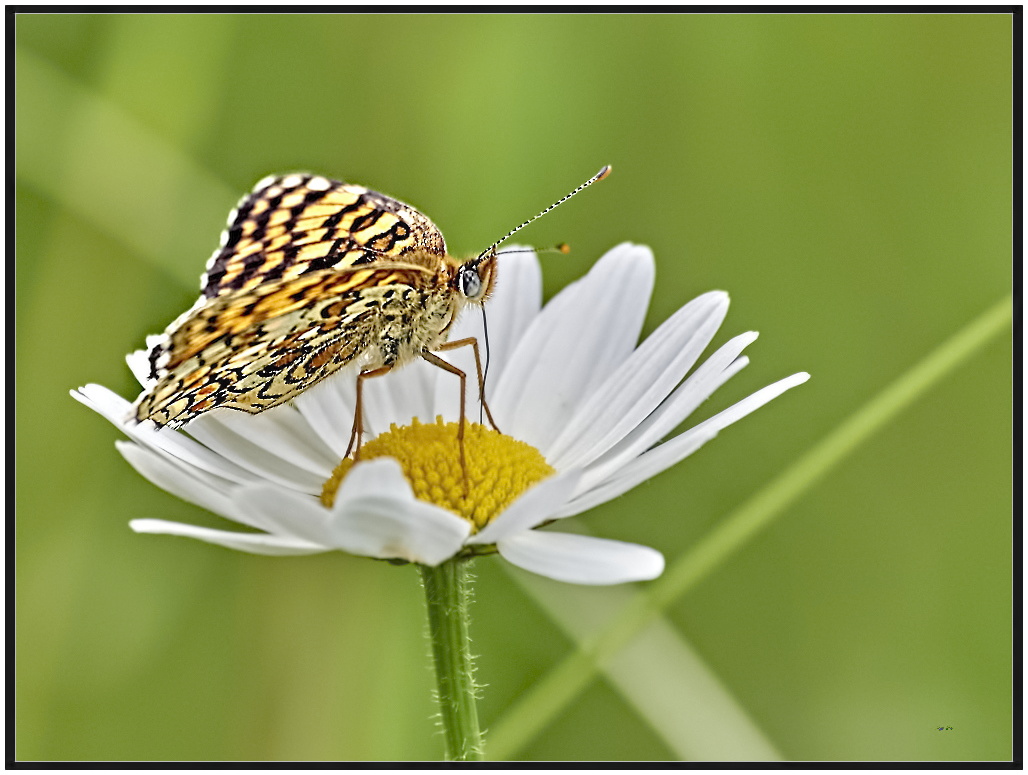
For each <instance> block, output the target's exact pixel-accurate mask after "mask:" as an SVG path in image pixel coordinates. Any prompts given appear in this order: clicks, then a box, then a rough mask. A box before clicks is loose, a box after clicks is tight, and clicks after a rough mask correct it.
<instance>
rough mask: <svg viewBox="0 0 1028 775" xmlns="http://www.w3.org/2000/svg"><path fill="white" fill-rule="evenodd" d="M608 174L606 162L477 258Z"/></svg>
mask: <svg viewBox="0 0 1028 775" xmlns="http://www.w3.org/2000/svg"><path fill="white" fill-rule="evenodd" d="M609 174H610V165H609V164H608V165H607V166H605V167H604V168H603V169H602V170H600V171H599V172H597V173H596V174H595V175H593V176H592V177H591V178H589V180H587V181H585V183H583V184H582V185H580V186H579V187H578V188H576V189H575V190H574V191H572V192H571V193H570V194H566V195H564V196H562V197H561V198H560V199H558V200H557V201H556V202H554V203H553V204H552V205H550V206H549V207H547V208H546V209H545V210H543V211H542V212H541V213H539V214H538V215H537V216H535V217H534V218H529V219H528V220H527V221H525V222H524V223H523V224H521V225H520V226H518V227H517V228H516V229H511V230H510V231H508V232H507V233H506V234H505V235H504V236H503V237H501V238H500V239H498V240H496V242H494V243H493V244H492V245H490V246H489V247H487V248H486V249H485V250H483V251H482V252H481V253H479V254H478V258H479V260H482V259H483V258H485V257H486V256H487V255H489V254H490V253H492V252H493V251H494V250H495V249H496V248H497V246H499V245H500V244H501V243H503V242H506V241H507V240H508V239H509V238H510V237H512V236H513V235H515V234H517V233H518V232H519V231H521V230H522V229H523V228H525V227H526V226H528V224H530V223H531V222H532V221H534V220H536V219H538V218H542V217H543V216H544V215H546V213H548V212H550V210H552V209H553V208H554V207H557V206H558V205H562V204H564V203H565V202H566V201H568V200H569V199H570V198H571V197H573V196H574V195H575V194H577V193H578V192H579V191H581V190H582V189H585V188H588V187H589V186H591V185H592V184H593V183H595V182H596V181H597V180H603V179H604V178H605V177H607V175H609Z"/></svg>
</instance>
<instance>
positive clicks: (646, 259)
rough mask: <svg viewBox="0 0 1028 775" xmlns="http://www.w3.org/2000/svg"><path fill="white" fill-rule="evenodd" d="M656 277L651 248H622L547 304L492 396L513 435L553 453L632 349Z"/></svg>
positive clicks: (495, 405) (504, 423)
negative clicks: (566, 426) (569, 422)
mask: <svg viewBox="0 0 1028 775" xmlns="http://www.w3.org/2000/svg"><path fill="white" fill-rule="evenodd" d="M653 275H654V261H653V254H652V253H651V252H650V250H649V249H648V248H645V247H642V246H637V245H627V244H626V245H620V246H618V247H616V248H614V249H613V250H611V251H610V252H609V253H607V254H606V255H605V256H604V257H603V258H601V259H600V260H599V261H598V262H597V263H596V264H595V265H594V266H593V268H592V269H591V270H590V272H589V273H588V274H587V275H586V276H585V277H584V278H582V279H581V280H579V281H578V282H575V283H572V284H571V285H569V286H568V287H567V288H565V289H564V290H563V291H561V292H560V293H559V294H558V295H557V296H556V297H554V298H553V299H552V300H551V301H550V303H549V304H547V305H546V307H545V308H544V309H543V310H542V312H540V313H539V315H537V316H536V317H535V319H534V320H533V321H532V323H531V325H530V326H529V328H528V330H527V331H526V332H525V335H524V336H523V337H522V338H521V341H520V342H519V343H518V346H517V348H516V349H515V351H514V353H513V355H512V356H511V359H510V363H509V364H508V365H507V368H506V369H505V370H504V372H503V379H502V380H501V381H500V383H499V384H498V385H497V387H496V392H495V394H494V395H493V397H492V404H491V405H492V406H493V408H494V409H495V411H496V413H497V422H499V421H500V418H501V417H502V418H503V422H502V424H501V427H502V428H503V430H504V431H505V432H506V433H510V434H513V435H515V436H516V437H517V438H520V439H524V440H525V441H527V442H528V443H529V444H532V445H533V446H534V447H536V448H537V449H540V450H541V451H543V453H544V454H545V452H546V448H547V446H548V444H549V443H550V442H551V441H552V440H553V438H555V437H556V435H557V433H558V432H559V431H560V429H561V427H562V426H563V423H564V422H565V421H566V419H567V418H568V417H570V416H571V415H572V414H573V412H574V410H575V408H576V407H577V406H578V405H579V404H580V403H581V402H582V401H583V400H584V399H585V398H586V397H588V395H589V393H590V392H591V391H592V390H593V389H594V388H595V387H596V386H597V385H598V384H599V383H600V382H601V381H602V380H603V379H605V378H606V377H607V375H608V374H609V373H610V372H611V371H612V370H613V369H614V368H615V367H616V366H617V364H619V363H620V362H621V361H623V360H624V359H625V358H626V357H627V356H628V354H629V353H630V352H631V351H632V349H633V347H634V346H635V343H636V341H637V339H638V337H639V331H640V329H641V328H642V322H643V319H644V317H645V315H646V307H647V305H648V303H649V298H650V292H651V291H652V289H653ZM505 426H508V427H505Z"/></svg>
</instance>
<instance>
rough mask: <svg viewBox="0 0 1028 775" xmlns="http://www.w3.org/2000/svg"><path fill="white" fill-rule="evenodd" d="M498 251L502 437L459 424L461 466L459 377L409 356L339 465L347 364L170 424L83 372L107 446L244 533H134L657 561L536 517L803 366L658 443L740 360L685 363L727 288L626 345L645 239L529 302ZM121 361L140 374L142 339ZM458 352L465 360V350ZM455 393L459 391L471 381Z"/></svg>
mask: <svg viewBox="0 0 1028 775" xmlns="http://www.w3.org/2000/svg"><path fill="white" fill-rule="evenodd" d="M500 262H501V263H500V267H499V280H498V282H497V288H496V292H495V294H494V297H493V298H492V300H491V301H490V303H489V348H490V366H489V381H488V385H487V390H488V400H489V405H490V407H491V409H492V413H493V416H494V417H495V419H496V422H497V424H498V426H499V428H500V429H501V430H502V431H503V433H502V434H500V433H497V432H495V431H492V430H486V429H485V428H482V427H481V426H478V425H476V424H471V423H470V422H469V423H468V425H467V427H466V435H465V448H466V451H467V467H466V470H464V469H462V468H461V467H460V464H459V456H458V453H457V450H458V447H457V443H456V425H455V424H454V425H452V426H449V427H448V426H447V424H446V422H447V421H449V422H450V423H453V422H455V421H456V420H458V419H459V389H458V385H457V384H456V379H455V378H454V377H453V376H452V375H449V374H446V373H443V372H442V371H441V370H440V369H438V368H435V367H433V366H431V365H430V364H427V363H423V362H421V361H418V362H415V363H412V364H410V365H408V366H406V367H404V368H403V369H401V370H399V371H397V372H395V373H391V374H388V375H386V376H385V377H381V378H378V379H374V380H370V381H369V382H368V384H367V385H366V390H365V396H364V397H365V417H366V422H365V434H366V435H365V438H366V439H367V440H369V441H368V442H367V443H366V444H365V445H364V447H363V448H362V453H361V454H362V459H361V461H360V462H359V463H357V464H354V465H352V466H351V465H350V464H349V463H348V462H344V463H343V464H342V465H341V466H340V465H339V463H340V458H341V457H342V456H343V454H344V453H345V451H346V448H347V444H348V440H349V434H350V427H351V422H352V417H353V414H352V413H353V406H354V377H355V374H354V373H353V372H343V373H340V374H338V375H336V376H334V377H331V378H329V379H327V380H325V381H324V382H323V383H321V384H319V385H317V386H316V387H314V388H312V389H310V390H308V391H307V392H306V393H304V394H303V395H301V396H300V397H299V398H297V399H296V400H295V401H294V402H293V404H292V405H289V406H282V407H278V408H275V409H271V410H268V411H266V412H264V413H262V414H259V415H253V416H251V415H244V414H240V413H237V412H234V411H231V410H221V411H215V412H212V413H210V414H208V415H204V416H201V417H199V418H197V419H196V420H194V421H193V422H191V423H190V424H189V425H187V426H186V428H185V429H184V431H173V430H157V429H155V428H154V427H153V426H152V424H151V423H149V422H144V423H140V424H136V423H135V422H134V421H133V420H131V419H130V416H131V405H130V404H129V402H128V401H126V400H124V399H122V398H121V397H119V396H117V395H116V394H114V393H112V392H111V391H109V390H107V389H106V388H104V387H102V386H100V385H87V386H86V387H83V388H81V389H79V390H78V391H75V392H73V395H74V396H75V397H76V398H77V399H78V400H80V401H82V402H83V403H84V404H86V405H87V406H89V407H91V408H93V409H95V410H96V411H98V412H100V413H101V414H103V415H104V416H105V417H107V419H109V420H110V421H112V422H113V423H115V424H116V425H118V426H119V427H121V428H122V430H123V431H124V432H125V433H126V435H128V436H129V439H130V441H123V442H117V446H118V449H119V451H120V452H121V453H122V455H124V457H125V458H126V459H127V460H128V461H129V463H130V464H131V465H132V466H133V467H134V468H135V469H136V470H137V471H139V473H141V474H142V475H143V476H145V477H146V478H147V479H149V480H150V481H151V482H153V483H154V484H156V485H158V486H159V487H162V488H164V489H166V490H168V491H169V492H171V493H174V494H175V495H178V496H179V497H181V498H183V499H185V500H187V501H190V502H192V503H194V504H197V505H199V506H202V507H203V508H206V509H209V510H211V511H213V512H215V513H217V514H220V515H222V516H224V517H227V518H229V519H231V520H234V521H236V522H238V523H240V524H242V525H246V526H248V527H250V528H253V529H254V530H253V531H251V532H240V531H232V530H214V529H210V528H203V527H197V526H194V525H187V524H182V523H176V522H168V521H164V520H157V519H138V520H134V521H133V522H132V523H131V525H132V527H133V529H135V530H137V531H138V532H148V533H168V534H173V535H182V536H189V537H192V538H199V539H201V540H204V541H208V542H210V543H215V544H220V545H222V546H227V547H230V548H233V549H239V550H242V551H249V552H254V553H259V554H275V555H295V554H312V553H317V552H325V551H332V550H342V551H346V552H350V553H353V554H359V555H366V556H369V557H377V558H381V559H392V560H407V561H410V562H417V563H422V564H425V565H437V564H439V563H441V562H443V561H445V560H447V559H449V558H451V557H453V556H454V555H458V554H475V553H481V552H484V551H491V550H492V547H495V549H496V551H498V552H499V553H500V554H501V555H502V556H503V557H504V558H506V559H507V560H508V561H510V562H512V563H514V564H515V565H519V566H521V567H522V568H525V569H527V570H530V571H534V572H536V573H540V574H542V575H545V576H549V577H552V578H555V579H559V580H562V581H568V582H573V583H580V584H614V583H619V582H624V581H636V580H642V579H651V578H655V577H656V576H658V575H660V573H661V572H662V570H663V567H664V560H663V557H662V556H661V554H660V553H659V552H657V551H656V550H654V549H651V548H649V547H645V546H639V545H637V544H630V543H625V542H621V541H614V540H610V539H605V538H596V537H592V536H584V535H579V534H573V533H562V532H558V531H554V530H549V529H541V530H540V529H536V528H539V527H540V526H543V525H544V524H547V523H550V522H553V521H555V520H559V519H561V518H563V517H568V516H572V515H574V514H579V513H581V512H583V511H586V510H588V509H590V508H592V507H593V506H596V505H598V504H600V503H603V502H605V501H607V500H610V499H611V498H614V497H616V496H618V495H621V494H622V493H624V492H626V491H628V490H630V489H631V488H633V487H634V486H635V485H637V484H639V483H641V482H643V481H645V480H646V479H648V478H650V477H651V476H654V475H655V474H657V473H659V472H660V471H663V470H664V469H666V468H668V467H670V466H672V465H674V464H675V463H677V462H678V461H680V460H682V459H683V458H685V457H687V456H688V455H690V454H692V453H693V452H695V451H696V450H697V449H699V448H700V447H701V446H703V444H705V443H706V442H707V441H709V440H710V439H712V438H713V437H714V436H715V435H717V433H718V431H720V430H721V429H722V428H724V427H726V426H728V425H730V424H732V423H733V422H735V421H736V420H738V419H740V418H742V417H744V416H746V415H747V414H749V413H750V412H752V411H753V410H754V409H756V408H758V407H760V406H762V405H763V404H765V403H767V402H768V401H770V400H771V399H772V398H775V397H776V396H778V395H780V394H781V393H783V392H784V391H786V390H788V389H789V388H791V387H793V386H795V385H798V384H800V383H802V382H805V381H806V380H807V378H808V375H807V374H805V373H799V374H794V375H792V376H791V377H787V378H785V379H783V380H780V381H779V382H776V383H774V384H773V385H769V386H768V387H765V388H763V389H762V390H759V391H757V392H756V393H754V394H753V395H751V396H749V397H748V398H745V399H743V400H742V401H740V402H738V403H737V404H735V405H734V406H732V407H730V408H728V409H726V410H724V411H722V412H720V413H718V414H716V415H714V416H713V417H711V418H709V419H707V420H705V421H703V422H701V423H699V424H698V425H696V426H694V427H693V428H691V429H689V430H687V431H685V432H683V433H680V434H678V435H677V436H673V437H671V438H670V439H667V440H666V441H664V442H663V443H660V442H661V440H662V439H664V438H665V437H666V436H667V435H668V434H669V433H671V431H673V430H674V429H675V428H676V427H677V426H678V425H679V424H680V423H681V422H682V421H683V420H684V419H685V418H686V417H687V416H688V415H690V414H691V413H692V412H693V411H694V410H695V409H696V408H697V407H698V406H699V405H700V404H701V403H702V402H703V401H705V400H706V399H707V398H708V397H709V396H710V395H711V394H712V393H713V392H714V391H715V390H716V389H717V388H718V387H719V386H721V385H722V384H724V382H726V381H727V380H728V379H729V378H730V377H731V376H733V375H734V374H735V373H737V372H738V371H739V370H740V369H741V368H742V367H743V366H745V365H746V364H747V362H748V359H747V358H746V357H745V356H743V355H742V351H743V349H744V348H745V347H746V346H747V345H748V344H750V343H751V342H752V341H753V340H754V339H755V338H756V334H755V333H746V334H742V335H740V336H737V337H735V338H734V339H731V340H730V341H728V342H727V343H726V344H724V345H723V346H721V347H720V348H719V349H718V350H717V351H716V352H715V353H714V354H713V355H711V356H710V357H709V358H708V359H707V360H706V361H704V362H703V363H702V364H700V365H699V366H698V367H696V368H695V369H693V367H694V366H695V364H696V363H697V361H698V359H699V357H700V355H701V354H702V352H703V351H704V349H705V348H706V347H707V346H708V345H709V343H710V341H711V340H712V338H713V337H714V334H715V333H716V332H717V330H718V328H719V327H720V325H721V322H722V321H723V320H724V317H725V314H726V312H727V309H728V296H727V295H726V294H725V293H723V292H720V291H714V292H710V293H706V294H703V295H702V296H699V297H698V298H696V299H694V300H693V301H691V302H689V303H688V304H686V305H685V306H684V307H682V308H681V309H680V310H678V312H676V313H675V314H674V315H672V316H671V317H670V318H668V320H666V321H665V322H664V323H663V324H662V325H661V326H660V327H659V328H658V329H657V330H656V331H654V332H653V334H651V335H650V336H649V337H648V338H647V339H646V340H645V341H644V342H642V343H641V344H639V345H638V346H636V342H637V340H638V337H639V332H640V330H641V328H642V323H643V318H644V316H645V313H646V308H647V305H648V303H649V296H650V292H651V290H652V286H653V277H654V261H653V256H652V254H651V253H650V251H649V249H648V248H645V247H642V246H638V245H630V244H624V245H620V246H618V247H616V248H614V249H613V250H611V251H610V252H608V253H607V254H606V255H605V256H604V257H603V258H601V259H600V261H598V262H597V263H596V265H595V266H594V267H593V268H592V270H591V271H590V272H589V273H588V274H587V275H586V276H585V277H584V278H582V279H581V280H579V281H578V282H576V283H573V284H572V285H570V286H568V287H567V288H566V289H564V291H562V292H561V293H560V294H558V295H557V296H556V297H555V298H554V299H552V300H551V301H550V302H549V303H548V304H547V305H546V306H545V307H540V297H541V281H540V270H539V264H538V261H537V260H536V258H535V257H534V256H532V255H526V254H524V253H520V254H517V253H512V254H507V255H501V256H500ZM466 336H477V337H478V338H479V339H480V340H481V338H482V337H481V321H480V320H479V319H478V318H477V317H475V316H467V317H465V318H463V319H461V320H460V321H459V322H458V323H457V324H456V326H455V330H454V332H453V333H452V334H451V339H454V340H456V339H459V338H463V337H466ZM465 349H466V348H465ZM446 355H447V357H448V358H451V359H452V360H455V361H457V360H459V358H460V355H461V354H460V353H459V352H458V351H451V352H448V353H446ZM129 365H130V366H131V367H132V368H133V370H134V371H135V373H136V374H137V376H139V377H140V378H141V381H142V378H144V377H145V370H146V365H145V364H144V363H142V362H141V360H140V353H134V354H132V355H130V356H129ZM457 365H458V366H461V368H464V370H465V371H467V372H468V373H469V374H474V366H473V362H471V363H467V364H463V363H460V362H458V363H457ZM690 370H692V371H691V373H689V372H690ZM687 374H688V376H686V375H687ZM473 382H474V380H470V379H469V380H468V383H469V392H471V391H472V385H473ZM468 405H469V406H471V407H474V406H475V405H476V402H475V401H473V400H471V396H469V402H468ZM437 417H438V418H440V419H439V420H438V421H437V422H433V420H434V419H435V418H437ZM468 419H469V420H471V419H474V418H473V417H469V418H468ZM454 461H458V462H457V464H456V466H455V463H454Z"/></svg>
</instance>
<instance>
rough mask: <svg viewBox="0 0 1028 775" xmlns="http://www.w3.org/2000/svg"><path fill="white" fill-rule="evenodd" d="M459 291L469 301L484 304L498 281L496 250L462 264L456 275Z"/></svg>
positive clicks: (455, 280) (455, 279) (455, 281)
mask: <svg viewBox="0 0 1028 775" xmlns="http://www.w3.org/2000/svg"><path fill="white" fill-rule="evenodd" d="M454 283H455V285H456V286H457V291H458V292H459V293H460V295H461V296H463V297H464V298H465V299H467V300H468V301H472V302H475V303H476V304H483V303H485V300H486V299H488V298H489V294H491V293H492V292H493V285H494V284H495V283H496V251H495V250H493V251H490V252H488V253H485V254H483V255H480V256H478V257H476V258H472V259H470V260H468V261H465V262H464V263H463V264H461V265H460V268H459V269H458V270H457V274H456V276H455V277H454Z"/></svg>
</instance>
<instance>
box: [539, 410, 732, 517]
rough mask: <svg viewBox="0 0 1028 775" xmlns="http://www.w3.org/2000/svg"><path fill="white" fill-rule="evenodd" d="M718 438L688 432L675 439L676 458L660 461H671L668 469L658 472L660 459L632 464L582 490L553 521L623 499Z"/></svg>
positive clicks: (714, 431) (711, 433)
mask: <svg viewBox="0 0 1028 775" xmlns="http://www.w3.org/2000/svg"><path fill="white" fill-rule="evenodd" d="M715 436H717V429H715V428H707V429H705V430H703V431H696V429H695V428H694V429H692V430H689V431H686V432H685V433H683V434H681V435H680V436H676V437H675V438H674V441H675V442H677V444H676V446H675V447H674V455H673V456H670V457H669V458H667V459H665V460H662V461H661V462H666V461H668V460H669V461H670V462H667V465H664V466H663V467H662V468H657V467H656V463H657V461H658V459H657V458H652V459H651V460H650V463H652V464H653V465H652V466H639V467H635V466H634V463H633V464H631V465H632V467H626V468H625V469H623V470H622V471H620V472H619V473H618V474H617V475H615V476H613V477H611V478H609V479H607V480H605V481H601V482H600V483H599V484H597V485H595V486H593V487H591V488H589V489H586V490H582V491H581V492H580V493H579V494H578V495H576V496H575V497H574V498H572V499H571V501H569V502H568V504H567V505H566V506H564V507H563V508H561V509H558V510H557V512H556V514H554V517H555V518H558V519H561V518H563V517H571V516H574V515H575V514H581V513H582V512H583V511H588V510H589V509H591V508H593V507H595V506H599V505H600V504H601V503H606V502H607V501H609V500H613V499H614V498H616V497H618V496H619V495H623V494H624V493H626V492H628V491H629V490H631V489H632V488H633V487H635V486H636V485H638V484H640V483H642V482H644V481H646V480H647V479H649V478H650V477H652V476H656V475H657V474H658V473H660V472H661V471H663V470H664V469H665V468H669V467H670V466H672V465H674V464H675V463H678V462H680V461H681V460H684V459H685V458H687V457H688V456H689V455H691V454H692V453H693V452H695V451H696V450H698V449H699V448H700V447H702V446H703V445H704V444H706V443H707V442H708V441H710V440H711V439H712V438H714V437H715ZM665 446H667V445H666V444H661V445H660V447H657V449H660V448H661V447H665ZM644 457H646V455H643V458H644ZM643 458H639V460H642V459H643Z"/></svg>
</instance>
